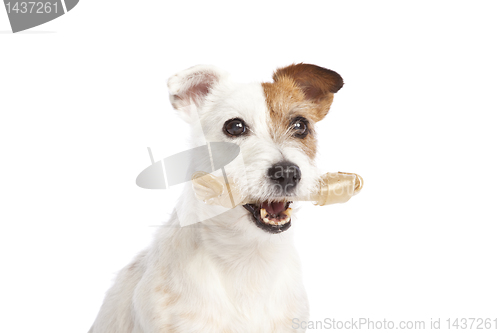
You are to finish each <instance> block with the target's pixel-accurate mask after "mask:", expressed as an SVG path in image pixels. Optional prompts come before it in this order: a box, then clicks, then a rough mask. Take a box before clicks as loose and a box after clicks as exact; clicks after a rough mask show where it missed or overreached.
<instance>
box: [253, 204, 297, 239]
mask: <svg viewBox="0 0 500 333" xmlns="http://www.w3.org/2000/svg"><path fill="white" fill-rule="evenodd" d="M290 203H291V201H279V202H271V201H263V202H259V203H253V204H246V205H243V207H244V208H245V209H246V210H248V211H249V212H250V215H251V217H250V218H251V219H252V220H253V221H254V223H255V225H256V226H257V227H259V228H260V229H262V230H264V231H266V232H269V233H272V234H278V233H281V232H283V231H286V230H288V229H289V228H290V226H291V225H292V218H291V212H292V208H290V207H289V206H290Z"/></svg>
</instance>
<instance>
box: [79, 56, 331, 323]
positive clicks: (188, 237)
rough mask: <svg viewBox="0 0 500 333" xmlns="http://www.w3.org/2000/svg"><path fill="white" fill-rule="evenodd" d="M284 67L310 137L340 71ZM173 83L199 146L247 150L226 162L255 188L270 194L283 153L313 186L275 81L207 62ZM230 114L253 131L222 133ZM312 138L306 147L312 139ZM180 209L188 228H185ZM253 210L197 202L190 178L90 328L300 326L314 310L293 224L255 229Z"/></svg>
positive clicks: (310, 158) (175, 99) (301, 190)
mask: <svg viewBox="0 0 500 333" xmlns="http://www.w3.org/2000/svg"><path fill="white" fill-rule="evenodd" d="M293 66H299V67H300V66H305V67H301V68H298V67H293ZM307 66H312V67H307ZM287 68H288V69H290V68H292V70H288V71H287V70H286V68H285V69H281V71H282V72H281V76H282V77H284V76H287V78H288V79H290V80H291V81H290V82H292V83H291V86H289V88H290V87H291V88H290V89H292V90H294V92H293V93H294V94H296V96H298V98H299V99H296V100H294V102H293V103H292V104H287V103H281V102H278V104H279V105H281V106H282V107H290V108H293V109H294V110H288V111H290V112H295V113H297V112H298V113H301V112H302V113H301V115H302V116H304V117H307V118H308V121H309V126H310V127H311V134H310V135H311V137H312V136H313V135H314V133H313V127H314V123H315V121H318V120H320V119H322V117H324V115H326V112H327V111H328V110H326V111H324V110H323V111H318V109H320V107H319V106H318V105H319V104H321V103H323V102H324V101H325V99H326V102H325V103H326V104H327V108H329V106H330V103H331V100H332V98H333V92H336V91H337V90H338V89H340V88H338V86H340V87H341V82H340V83H339V82H337V83H336V84H337V88H338V89H337V88H335V89H333V88H331V87H330V88H328V89H326V90H325V89H324V88H323V87H322V86H321V85H323V86H325V85H327V84H325V82H323V81H324V80H327V79H326V78H321V75H326V74H325V73H327V74H328V73H335V72H331V71H328V70H326V69H324V68H321V67H317V66H313V65H305V64H298V65H292V66H290V67H287ZM304 71H305V72H306V73H304ZM318 71H319V72H318ZM325 71H327V72H325ZM283 73H284V74H283ZM278 74H279V73H278ZM306 74H307V75H306ZM335 74H336V73H335ZM336 75H337V76H338V74H336ZM279 77H280V76H279V75H275V81H277V80H279ZM305 77H307V79H304V78H305ZM310 77H312V79H311V78H310ZM338 77H339V78H340V76H338ZM330 79H331V78H330ZM336 79H337V80H338V78H336ZM315 80H317V81H318V82H319V83H315ZM322 80H323V81H322ZM340 80H341V78H340ZM326 83H328V82H326ZM330 85H331V84H330ZM168 87H169V90H170V97H171V102H172V105H173V106H174V108H175V109H176V110H177V111H178V112H179V113H180V115H181V117H182V118H183V119H185V120H186V121H188V122H189V123H190V124H191V126H192V129H193V130H192V145H193V147H196V146H200V145H204V144H206V142H207V141H208V142H220V141H226V142H233V143H236V144H238V145H239V146H240V149H241V153H240V156H239V157H238V158H237V159H235V160H234V161H233V162H231V163H230V164H228V165H227V166H226V167H225V170H226V172H227V175H228V176H229V177H232V178H233V179H237V180H238V182H239V187H241V188H243V189H245V190H246V191H247V192H248V194H249V195H250V196H252V197H254V198H256V199H258V200H261V201H264V200H266V199H269V198H270V196H271V195H272V193H271V190H270V185H269V184H268V180H267V170H268V169H269V168H270V167H271V166H272V165H273V164H274V163H277V162H280V161H283V160H287V161H292V162H293V163H295V164H296V165H298V166H299V167H300V170H301V172H302V177H301V180H300V182H299V183H298V185H297V189H296V193H297V194H306V193H309V192H310V191H312V190H313V189H314V187H315V184H316V181H317V179H318V177H319V172H318V170H317V169H316V167H315V164H314V154H312V153H311V152H309V153H307V149H306V148H307V147H305V146H304V145H303V144H302V143H301V140H298V139H291V138H290V137H289V135H288V134H287V133H288V132H289V131H288V130H287V131H285V132H283V133H281V134H280V135H277V134H276V133H277V131H278V129H277V128H278V127H279V124H277V123H276V119H277V118H276V117H274V118H273V117H271V114H270V112H273V111H272V110H270V105H271V104H270V101H269V98H272V96H274V95H273V94H271V93H270V92H269V87H267V88H266V87H265V86H264V85H263V84H261V83H250V84H240V83H235V82H232V81H231V80H230V79H229V76H228V74H227V73H225V72H223V71H221V70H220V69H217V68H215V67H213V66H205V65H199V66H195V67H192V68H190V69H187V70H184V71H182V72H180V73H178V74H176V75H174V76H173V77H171V78H170V79H169V80H168ZM283 87H285V86H283ZM278 88H280V87H278ZM266 89H268V90H267V91H265V90H266ZM280 89H281V88H280ZM283 89H285V88H283ZM308 89H309V90H308ZM311 89H313V90H314V89H316V90H317V91H316V90H314V91H313V92H312V93H311ZM285 90H286V89H285ZM318 91H319V92H318ZM276 92H277V93H281V91H279V90H276ZM297 94H298V95H297ZM318 94H320V95H321V96H319V95H318ZM322 94H323V95H325V96H326V97H325V96H323V95H322ZM318 96H319V97H318ZM287 98H288V97H287ZM289 98H291V99H292V97H290V96H289ZM318 101H321V103H320V102H318ZM318 103H319V104H318ZM278 104H276V105H278ZM321 107H323V106H321ZM288 111H286V110H285V111H283V112H288ZM321 112H322V114H320V113H321ZM233 118H239V119H243V120H244V121H245V122H246V124H248V127H249V133H248V134H247V135H245V136H241V137H228V135H227V134H225V133H224V131H223V130H222V128H223V125H224V123H225V122H226V121H227V120H229V119H233ZM287 135H288V136H287ZM311 140H312V141H310V142H309V143H308V144H307V145H309V146H310V145H315V140H313V139H311ZM314 149H315V147H314ZM193 163H197V161H196V160H194V161H193ZM219 172H220V171H219ZM179 216H182V219H181V220H183V221H184V222H183V225H186V226H182V227H181V226H180V223H179ZM208 217H212V218H208ZM252 218H253V217H252V216H251V214H249V212H248V211H247V210H246V209H244V208H243V207H242V206H238V207H236V208H234V209H230V210H227V209H224V208H221V207H216V206H208V205H206V204H204V203H203V202H200V201H198V200H197V199H196V198H195V197H194V193H193V191H192V189H191V186H190V184H187V185H186V186H185V189H184V192H183V195H182V198H181V200H180V201H179V203H178V205H177V206H176V209H175V212H174V214H172V217H171V219H170V221H169V222H168V223H167V224H166V225H165V226H164V227H162V228H159V230H158V232H157V233H156V236H155V239H154V241H153V243H152V244H151V245H150V247H149V248H147V249H146V250H144V251H142V252H141V253H139V254H138V255H137V256H136V258H135V259H134V260H133V261H132V262H131V263H130V264H129V265H128V266H126V267H125V268H123V269H122V270H121V271H120V272H119V274H118V276H117V278H116V281H115V284H114V285H113V286H112V288H111V289H110V290H109V291H108V293H107V295H106V298H105V300H104V303H103V305H102V307H101V310H100V312H99V314H98V316H97V319H96V320H95V322H94V325H93V326H92V328H91V329H90V332H89V333H160V332H162V333H167V332H168V333H174V332H175V333H177V332H180V333H191V332H203V333H229V332H231V333H236V332H238V333H262V332H273V333H274V332H276V333H285V332H303V330H300V329H299V330H294V329H293V328H292V320H293V319H294V318H298V320H300V321H306V320H307V319H308V315H309V312H308V301H307V296H306V292H305V290H304V287H303V284H302V280H301V271H300V262H299V259H298V256H297V253H296V250H295V248H294V245H293V242H292V238H293V229H294V228H293V224H292V227H290V228H289V229H288V230H286V231H284V232H281V233H276V234H273V233H268V232H266V231H264V230H262V229H260V228H258V227H257V226H256V224H255V222H254V221H253V220H252ZM292 220H293V221H295V217H294V216H292ZM186 221H187V223H186ZM200 221H201V222H200ZM195 222H200V223H195Z"/></svg>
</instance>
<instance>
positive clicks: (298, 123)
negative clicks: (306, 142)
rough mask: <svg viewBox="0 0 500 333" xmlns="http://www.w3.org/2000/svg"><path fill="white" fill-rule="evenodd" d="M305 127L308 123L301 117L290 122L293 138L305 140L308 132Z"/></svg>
mask: <svg viewBox="0 0 500 333" xmlns="http://www.w3.org/2000/svg"><path fill="white" fill-rule="evenodd" d="M307 125H308V123H307V120H306V119H304V118H302V117H299V118H295V119H294V120H293V121H292V132H293V136H295V137H296V138H299V139H302V138H305V137H306V135H307V133H308V132H309V129H308V127H307Z"/></svg>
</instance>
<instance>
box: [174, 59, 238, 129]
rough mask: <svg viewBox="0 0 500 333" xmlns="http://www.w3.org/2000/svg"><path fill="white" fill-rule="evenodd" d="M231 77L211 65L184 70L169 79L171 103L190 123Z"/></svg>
mask: <svg viewBox="0 0 500 333" xmlns="http://www.w3.org/2000/svg"><path fill="white" fill-rule="evenodd" d="M228 76H229V75H228V74H227V72H225V71H223V70H221V69H219V68H217V67H215V66H211V65H197V66H194V67H191V68H188V69H186V70H183V71H181V72H179V73H177V74H175V75H173V76H171V77H170V78H169V79H168V82H167V85H168V90H169V92H170V102H171V103H172V106H173V107H174V109H176V110H177V111H179V114H180V116H181V118H183V119H184V120H186V121H187V122H188V123H190V122H191V121H192V120H193V119H195V117H193V116H194V115H193V112H197V111H198V110H199V109H200V108H201V107H202V106H203V104H204V102H205V100H206V98H207V96H208V95H209V94H210V92H211V91H212V90H213V88H214V87H215V86H216V85H217V84H218V83H219V82H220V81H221V80H223V79H225V78H227V77H228Z"/></svg>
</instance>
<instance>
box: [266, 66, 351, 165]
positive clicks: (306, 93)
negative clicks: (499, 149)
mask: <svg viewBox="0 0 500 333" xmlns="http://www.w3.org/2000/svg"><path fill="white" fill-rule="evenodd" d="M273 80H274V82H273V83H263V84H262V87H263V88H264V95H265V98H266V102H267V106H268V108H269V112H270V117H271V122H272V126H271V132H272V133H271V134H272V135H273V138H274V139H275V140H280V139H285V138H289V137H290V136H289V135H287V134H289V133H290V126H291V122H293V119H295V118H297V117H302V118H305V119H307V120H309V121H310V123H309V126H308V127H309V134H308V135H307V136H306V137H305V138H303V139H297V140H300V144H301V146H302V148H303V149H304V151H305V152H306V154H307V155H308V156H309V157H310V158H311V159H313V158H314V156H315V155H316V138H315V137H314V127H313V123H311V122H317V121H320V120H321V119H323V118H324V117H325V116H326V114H327V113H328V111H329V110H330V106H331V104H332V102H333V94H334V93H336V92H337V91H339V90H340V88H342V86H343V84H344V82H343V80H342V77H341V76H340V75H339V74H337V73H336V72H334V71H331V70H329V69H326V68H323V67H319V66H315V65H309V64H303V63H300V64H294V65H290V66H288V67H284V68H279V69H278V70H276V72H275V73H274V75H273Z"/></svg>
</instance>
